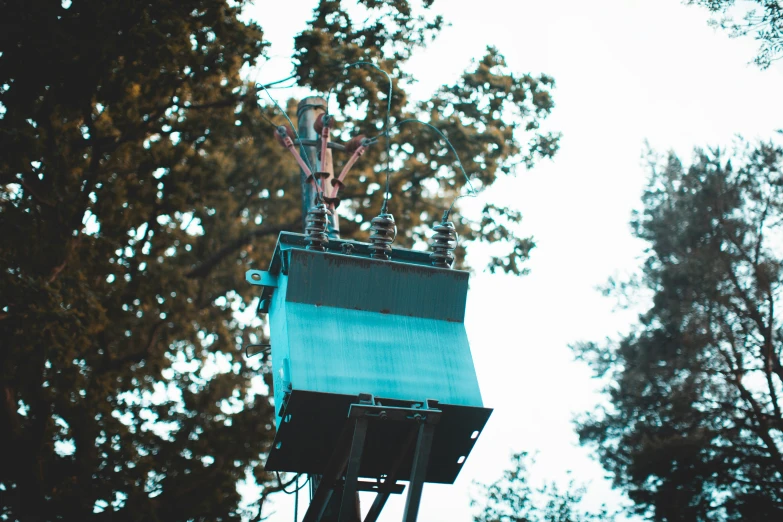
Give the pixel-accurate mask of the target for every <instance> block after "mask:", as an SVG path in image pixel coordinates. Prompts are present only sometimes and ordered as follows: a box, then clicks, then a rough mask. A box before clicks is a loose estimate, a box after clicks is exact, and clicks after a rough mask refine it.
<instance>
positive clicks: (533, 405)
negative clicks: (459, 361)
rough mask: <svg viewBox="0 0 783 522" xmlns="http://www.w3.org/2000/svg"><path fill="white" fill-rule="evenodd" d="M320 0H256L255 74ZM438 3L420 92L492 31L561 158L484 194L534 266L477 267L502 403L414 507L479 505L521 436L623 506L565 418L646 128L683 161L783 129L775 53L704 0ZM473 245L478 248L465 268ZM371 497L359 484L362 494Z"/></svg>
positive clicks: (453, 510)
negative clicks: (448, 476) (761, 55)
mask: <svg viewBox="0 0 783 522" xmlns="http://www.w3.org/2000/svg"><path fill="white" fill-rule="evenodd" d="M315 4H316V1H315V0H286V1H285V2H279V1H275V2H272V1H269V0H257V1H256V4H255V6H254V8H253V9H252V10H251V11H250V13H249V14H250V15H251V16H252V17H254V18H255V19H257V20H258V21H259V22H260V23H261V25H262V26H263V28H264V31H265V37H266V39H267V40H269V41H270V42H271V43H272V48H271V49H270V53H269V54H270V55H271V56H273V57H274V58H273V59H272V60H271V61H270V62H269V63H268V64H267V65H266V66H265V67H264V69H263V71H262V74H261V76H260V78H259V81H261V82H268V81H274V80H277V79H280V78H283V77H285V76H287V75H288V74H289V72H290V71H291V65H290V63H289V60H290V55H291V51H292V48H293V37H294V36H295V35H296V34H297V33H298V32H300V31H301V30H302V29H303V28H304V27H305V23H306V21H307V20H309V19H310V18H311V12H312V9H313V7H314V6H315ZM434 10H435V11H436V12H438V13H441V14H443V15H444V17H445V19H446V21H447V22H449V23H450V24H451V25H450V26H449V27H447V28H446V29H445V30H444V31H443V32H442V34H441V35H440V37H439V38H438V39H437V40H436V41H435V42H434V43H433V44H431V45H430V46H429V47H428V48H427V49H425V50H422V51H420V52H419V53H418V54H417V55H416V56H415V57H414V58H413V59H412V60H411V61H410V62H409V63H408V65H407V66H406V67H405V69H406V71H407V72H409V73H410V74H412V75H413V76H414V78H416V79H417V80H418V83H417V84H416V85H415V86H414V89H413V95H414V96H415V97H416V98H418V99H426V98H427V97H428V96H429V95H430V93H432V92H433V91H434V90H435V89H436V88H437V87H438V86H440V85H442V84H444V83H452V82H454V81H455V80H456V79H457V78H458V76H459V75H460V74H461V72H462V71H463V70H464V69H465V68H466V67H468V66H469V64H470V60H471V59H473V58H479V57H481V56H482V55H483V52H484V50H485V48H486V46H487V45H494V46H496V47H498V48H499V49H500V51H501V52H502V53H503V54H504V55H505V56H506V58H507V60H508V64H509V66H510V68H511V69H512V70H514V71H515V72H520V73H521V72H531V73H534V74H538V73H541V72H544V73H547V74H549V75H551V76H553V77H554V78H555V80H556V82H557V88H556V90H555V92H554V99H555V103H556V108H555V111H554V113H553V115H552V116H551V118H550V120H549V127H550V128H551V129H553V130H559V131H561V132H562V133H563V140H562V143H561V150H560V152H559V153H558V154H557V156H556V158H555V159H554V160H553V161H551V162H546V163H542V164H540V165H539V166H537V167H535V168H534V169H533V170H531V171H530V172H526V171H525V170H524V169H523V168H520V169H519V172H518V173H517V176H516V177H514V178H508V179H504V180H501V181H499V182H498V183H497V184H496V186H495V187H493V188H492V189H490V190H489V191H488V192H487V193H486V195H485V197H486V199H488V200H491V201H493V202H495V203H498V204H502V205H513V206H514V207H516V208H519V209H520V210H522V211H523V213H524V215H525V222H524V231H525V232H526V233H528V234H531V235H533V236H534V237H535V239H536V241H537V243H538V247H537V248H536V249H535V250H534V251H533V256H532V259H531V261H530V263H529V264H528V267H529V268H530V269H531V274H530V275H529V276H527V277H523V278H514V277H510V276H509V277H507V276H502V275H489V274H485V273H479V274H477V275H475V276H473V277H472V280H471V291H470V294H469V295H468V312H467V325H468V333H469V335H470V339H471V345H472V349H473V357H474V361H475V364H476V369H477V372H478V378H479V383H480V385H481V389H482V393H483V397H484V402H485V404H486V405H487V406H489V407H492V408H495V412H494V414H493V415H492V417H491V419H490V421H489V423H488V425H487V427H486V429H485V430H484V432H483V433H482V434H481V437H480V438H479V441H478V443H477V445H476V447H475V448H474V450H473V452H472V453H471V455H470V457H469V458H468V461H467V463H466V465H465V466H464V468H463V470H462V473H461V474H460V476H459V479H458V480H457V482H456V483H455V484H454V485H452V486H438V485H431V484H428V485H426V486H425V488H424V496H423V499H422V507H421V511H420V515H419V520H420V521H422V522H435V521H444V522H446V521H448V522H469V521H471V520H472V518H471V514H472V510H471V508H470V506H469V500H470V496H469V491H470V490H471V483H472V482H473V481H474V480H479V481H482V482H491V481H493V480H495V479H496V478H498V477H499V476H500V475H501V473H502V471H503V470H504V469H505V468H506V467H507V466H508V465H509V456H510V454H511V452H512V451H520V450H527V451H531V452H538V453H539V456H538V464H537V465H536V466H535V467H534V468H533V472H534V475H535V476H536V478H537V479H541V480H544V479H554V480H561V479H562V478H563V477H564V474H565V471H566V470H569V469H570V470H573V472H574V473H573V476H574V477H575V478H576V479H577V480H578V481H581V482H586V483H588V484H589V494H588V497H589V500H590V502H591V503H595V504H600V503H601V502H606V503H608V504H610V505H617V503H618V502H621V501H622V500H621V499H622V497H621V496H620V495H619V494H618V493H617V492H614V491H612V490H611V487H610V484H609V481H608V480H606V479H605V478H604V475H605V472H604V471H603V470H602V468H601V467H600V465H598V464H597V463H596V462H595V461H594V460H593V459H591V455H590V451H589V450H588V449H585V448H581V447H579V446H578V444H577V437H576V435H575V433H574V430H573V425H572V422H571V420H572V418H573V416H574V414H576V413H579V412H582V411H585V410H588V409H590V408H591V407H592V406H593V405H594V404H596V403H597V402H598V401H599V400H600V398H599V396H598V395H597V394H596V393H595V390H596V387H597V383H596V382H594V381H592V380H591V378H590V372H589V371H588V370H587V369H586V368H585V367H584V366H582V365H581V364H579V363H576V362H573V356H572V354H571V352H570V350H569V349H568V345H569V343H572V342H575V341H578V340H601V339H603V338H605V337H607V336H615V335H616V334H617V332H621V331H625V330H627V328H628V325H629V324H630V322H631V321H632V320H633V318H634V316H633V314H632V313H629V312H625V313H616V312H613V308H614V302H613V301H612V300H611V299H606V298H603V297H601V295H600V294H599V293H598V292H597V291H596V286H598V285H601V284H603V283H604V282H605V281H606V279H607V278H608V277H609V276H611V275H616V274H618V273H620V274H622V273H628V272H629V271H631V270H633V269H634V268H635V267H636V266H637V265H638V259H639V255H640V252H641V249H642V248H643V245H641V244H640V243H639V242H637V241H636V240H634V239H633V238H632V237H631V234H630V229H629V226H628V221H629V218H630V212H631V210H632V209H633V208H638V207H639V196H640V195H641V191H642V188H643V186H644V183H645V176H646V173H645V170H644V168H643V167H642V164H641V161H640V158H641V152H642V150H643V146H644V141H645V140H648V141H649V142H650V143H651V145H652V146H653V148H655V149H657V150H659V151H666V150H669V149H674V150H675V151H677V152H678V153H679V154H680V155H681V157H682V158H683V159H684V160H685V161H687V160H688V159H689V158H690V156H691V150H692V148H693V147H694V146H700V145H701V146H708V145H728V144H730V143H731V141H732V140H733V138H734V137H735V136H736V135H738V134H741V135H743V136H745V137H746V138H750V139H756V138H758V139H767V138H770V137H772V135H773V133H774V131H775V130H776V129H781V128H783V96H781V93H783V64H781V63H778V64H777V65H775V66H774V67H773V68H771V69H770V70H767V71H759V70H758V69H757V68H756V67H755V66H753V65H749V64H748V62H750V60H751V59H752V58H753V56H754V54H755V50H756V47H757V46H756V43H755V42H753V41H752V40H750V39H739V40H736V39H734V40H732V39H729V38H728V37H727V35H726V34H725V33H722V32H715V31H714V30H713V29H711V28H710V27H708V26H707V19H708V13H707V12H706V11H705V10H703V9H700V8H695V7H686V6H684V5H682V4H681V3H680V2H679V1H678V0H655V1H653V0H602V1H600V2H586V1H584V0H560V1H543V0H538V1H531V0H517V1H514V2H511V1H502V0H482V1H481V2H476V1H474V0H449V1H448V2H447V1H445V0H440V1H438V2H436V3H435V6H434ZM273 92H275V93H277V94H279V95H280V97H281V98H282V97H283V96H285V94H286V93H287V91H273ZM483 262H484V259H482V256H481V255H474V256H473V257H471V263H472V264H473V266H475V267H480V266H481V265H482V263H483ZM302 497H303V498H302V499H301V504H300V509H299V516H300V518H301V516H302V515H303V513H304V510H305V509H306V501H305V498H304V497H305V495H303V496H302ZM371 498H372V496H368V497H366V499H365V498H364V497H363V507H364V509H367V507H368V506H369V504H370V502H371ZM403 506H404V495H402V496H396V498H393V499H391V500H390V502H389V504H387V507H386V509H385V510H384V512H383V514H382V515H381V518H380V520H381V521H386V522H391V521H395V520H401V513H402V507H403ZM271 511H275V514H274V515H272V517H271V519H270V520H273V521H275V522H277V521H281V522H282V521H290V520H292V518H293V499H292V497H287V496H283V495H279V496H277V497H276V498H274V505H273V506H271V507H270V508H268V510H267V513H269V512H271Z"/></svg>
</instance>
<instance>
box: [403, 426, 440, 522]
mask: <svg viewBox="0 0 783 522" xmlns="http://www.w3.org/2000/svg"><path fill="white" fill-rule="evenodd" d="M434 434H435V426H434V425H432V424H430V423H428V422H427V421H426V420H425V421H423V422H422V423H421V424H419V434H418V437H417V439H416V450H415V451H414V453H413V467H412V468H411V480H410V483H409V484H408V498H407V499H406V500H405V512H404V513H405V514H404V515H403V519H402V522H416V517H417V516H418V514H419V504H420V503H421V493H422V491H423V489H424V479H425V478H426V476H427V464H429V460H430V448H431V447H432V437H433V435H434Z"/></svg>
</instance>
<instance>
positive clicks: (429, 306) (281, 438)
mask: <svg viewBox="0 0 783 522" xmlns="http://www.w3.org/2000/svg"><path fill="white" fill-rule="evenodd" d="M301 244H302V239H301V236H300V235H296V234H284V235H281V237H280V243H279V244H278V248H277V249H276V253H275V259H274V261H273V262H272V264H271V266H270V270H269V274H268V275H267V274H259V276H258V277H256V278H255V281H256V282H255V283H254V284H260V285H262V286H264V287H265V288H264V295H265V296H267V297H268V302H269V316H270V328H271V342H272V364H273V370H274V395H275V404H276V409H277V426H278V434H277V437H276V439H275V440H276V444H275V448H274V449H273V450H272V452H271V453H270V458H269V461H268V469H279V470H285V471H297V472H317V470H318V469H319V468H318V466H320V465H321V463H322V462H323V461H324V459H327V458H328V456H329V455H328V444H327V445H325V446H324V444H323V443H322V442H320V443H319V442H317V441H319V440H322V441H323V440H328V439H329V437H330V436H332V435H334V434H335V433H339V430H340V427H341V426H342V424H343V423H344V422H345V415H346V414H347V411H345V412H342V408H343V406H342V405H343V403H344V402H346V401H347V403H350V401H351V400H352V399H351V397H356V396H357V395H358V394H359V393H369V394H372V395H374V396H375V397H383V398H386V399H391V400H397V401H408V402H410V403H417V402H423V401H424V400H425V399H434V400H437V401H439V402H440V403H442V404H444V406H445V405H448V406H447V407H446V409H445V410H444V416H443V423H444V427H443V429H439V430H438V431H437V435H436V437H437V438H438V440H439V441H440V449H438V450H437V451H439V452H441V453H442V454H439V453H437V452H436V453H435V454H437V455H440V456H439V457H438V459H439V461H441V464H440V465H441V466H446V467H445V468H442V469H441V470H440V471H438V472H433V473H434V474H433V475H432V476H431V477H430V479H428V480H432V481H437V482H450V481H453V480H454V479H455V478H456V474H457V473H458V472H459V469H460V468H461V463H460V465H458V466H457V465H454V463H451V460H454V461H455V462H456V461H457V460H458V459H459V457H463V460H464V457H465V456H466V455H467V452H469V451H470V448H472V444H473V440H472V439H470V437H469V435H466V433H467V434H471V433H473V432H474V431H480V430H481V429H483V426H484V423H485V422H486V420H487V418H488V416H489V414H490V412H491V410H488V409H486V408H483V403H482V400H481V393H480V391H479V386H478V381H477V378H476V373H475V369H474V366H473V359H472V356H471V353H470V346H469V344H468V338H467V334H466V332H465V326H464V323H463V321H464V317H465V301H466V297H467V290H468V274H467V273H466V272H461V271H457V270H448V269H441V268H434V267H431V266H429V264H428V263H429V258H428V255H427V253H424V252H413V251H402V252H398V251H397V249H395V251H394V252H393V254H392V261H379V260H374V259H369V258H368V257H367V256H366V255H363V253H368V250H367V248H366V246H365V247H362V248H358V252H359V253H358V254H356V255H344V254H339V253H337V251H338V250H339V248H340V242H330V246H331V247H332V248H331V251H327V252H315V251H308V250H304V249H303V248H302V247H301V246H300V245H301ZM359 245H361V244H359ZM395 255H396V258H397V259H398V260H395ZM251 275H252V274H249V275H248V280H249V281H250V282H253V278H251ZM262 276H263V277H262ZM262 279H263V281H262ZM264 282H266V283H264ZM272 284H274V285H275V287H273V286H272ZM303 393H304V394H305V395H302V394H303ZM294 396H296V397H300V399H298V400H296V401H293V402H291V398H292V397H294ZM303 397H307V399H303ZM287 402H288V403H289V404H286V403H287ZM297 409H298V411H296V412H295V411H294V410H297ZM302 414H304V415H305V417H306V418H307V419H308V420H307V422H306V423H305V424H302V423H303V422H304V421H303V420H302ZM285 416H289V420H288V424H286V422H285ZM291 416H293V417H296V418H297V422H296V423H294V424H291V421H290V417H291ZM314 419H317V421H316V420H314ZM296 426H299V428H296ZM447 426H448V429H447V428H446V427H447ZM330 434H331V435H330ZM335 436H336V435H335ZM458 439H459V440H458ZM462 439H466V441H467V442H466V441H462ZM292 446H293V447H292ZM321 446H323V448H321ZM283 447H284V448H285V449H282V448H283ZM305 448H310V449H308V450H306V449H305ZM317 448H321V449H317ZM308 451H309V453H308ZM378 451H379V452H381V453H382V452H383V449H382V448H380V447H379V449H378ZM433 451H435V450H433ZM311 453H312V454H311ZM372 455H373V453H372V452H370V453H368V457H367V458H368V459H370V460H368V462H375V464H368V467H367V468H366V472H368V473H376V472H378V470H379V469H383V468H384V466H385V464H384V462H386V461H384V460H383V458H382V457H381V456H380V455H376V456H375V457H372ZM373 458H375V459H376V460H374V461H373V460H372V459H373ZM379 459H380V460H379ZM447 463H448V464H447Z"/></svg>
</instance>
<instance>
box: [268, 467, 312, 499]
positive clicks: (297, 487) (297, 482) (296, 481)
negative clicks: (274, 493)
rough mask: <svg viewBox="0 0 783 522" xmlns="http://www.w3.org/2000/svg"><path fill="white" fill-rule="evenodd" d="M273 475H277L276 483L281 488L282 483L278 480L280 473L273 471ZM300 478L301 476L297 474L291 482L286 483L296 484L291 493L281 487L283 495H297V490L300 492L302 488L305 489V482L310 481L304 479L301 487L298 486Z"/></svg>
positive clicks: (306, 478)
mask: <svg viewBox="0 0 783 522" xmlns="http://www.w3.org/2000/svg"><path fill="white" fill-rule="evenodd" d="M275 474H277V481H278V482H279V483H280V485H281V486H283V481H282V479H281V478H280V472H279V471H275ZM301 476H302V474H301V473H297V474H296V476H295V477H294V480H292V481H291V482H289V483H288V484H289V485H290V484H296V486H295V488H294V489H293V490H292V491H288V490H287V489H285V486H283V490H282V491H283V493H285V494H286V495H293V494H294V493H297V492H298V491H299V490H301V489H302V488H303V487H305V486H306V485H307V482H308V481H309V480H310V479H309V478H308V477H305V481H304V482H302V485H301V486H300V485H299V477H301Z"/></svg>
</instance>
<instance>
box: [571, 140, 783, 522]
mask: <svg viewBox="0 0 783 522" xmlns="http://www.w3.org/2000/svg"><path fill="white" fill-rule="evenodd" d="M650 165H651V175H650V183H649V186H648V187H647V189H646V191H645V193H644V199H643V201H644V211H643V212H642V213H639V214H637V215H636V216H635V218H634V221H633V226H634V230H635V234H636V236H637V237H639V238H641V239H644V240H645V241H647V242H648V244H649V248H648V250H647V258H646V259H645V262H644V267H643V270H642V274H641V277H640V278H639V279H638V283H636V284H637V285H638V287H637V290H639V291H642V290H645V291H648V292H650V293H652V296H653V297H652V307H651V308H650V309H649V311H647V312H646V313H644V314H643V315H641V317H640V318H639V324H638V325H637V326H636V328H635V330H634V331H633V333H631V334H630V335H628V336H627V337H625V338H623V339H622V340H620V341H619V342H617V343H608V344H596V343H585V344H582V345H579V346H577V347H576V351H577V353H578V354H579V356H580V357H582V358H584V359H586V360H587V361H589V362H590V364H591V365H592V366H593V368H594V369H595V370H596V372H597V374H598V375H599V376H601V377H603V378H606V379H607V382H609V383H610V384H608V385H607V388H606V390H605V391H606V394H607V396H608V399H609V401H610V405H609V406H608V407H606V408H601V409H599V410H598V411H596V412H593V414H591V415H590V416H588V417H586V418H585V419H583V421H582V422H581V424H580V426H579V432H580V437H581V440H582V442H583V443H585V444H589V445H591V446H593V447H595V449H596V451H597V452H598V455H599V457H600V460H601V462H602V463H603V465H604V466H605V467H606V468H607V469H608V470H609V471H611V472H613V473H614V475H615V482H616V485H617V486H619V487H621V488H622V489H624V490H626V491H627V492H628V494H629V496H630V498H631V499H632V500H633V501H634V502H635V503H636V506H637V511H638V512H639V513H640V514H646V515H648V516H650V517H651V518H652V519H653V520H659V521H707V520H710V521H724V520H745V521H747V520H758V521H761V520H780V519H783V457H782V456H781V452H783V416H781V408H782V407H783V404H781V398H782V397H783V366H781V355H782V353H783V342H782V341H781V333H783V332H782V331H781V323H780V315H779V312H776V309H778V310H779V309H780V308H779V300H780V295H781V294H780V292H781V276H782V275H783V273H782V272H781V269H782V268H783V257H782V256H783V251H781V244H783V243H781V239H783V236H782V235H781V232H782V231H781V224H783V149H782V148H781V147H780V146H778V145H775V144H772V143H760V144H758V145H757V146H754V147H752V146H750V145H746V144H743V145H742V146H741V147H739V148H738V150H736V151H735V152H734V153H733V154H726V153H725V152H724V151H720V150H714V151H703V150H697V151H696V157H695V159H694V162H693V164H692V165H690V166H689V167H684V166H683V165H682V163H681V162H680V160H679V159H678V158H677V157H676V156H674V155H673V154H670V155H669V156H668V158H667V159H666V160H665V161H661V159H660V158H657V157H655V156H653V157H652V158H651V163H650Z"/></svg>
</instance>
